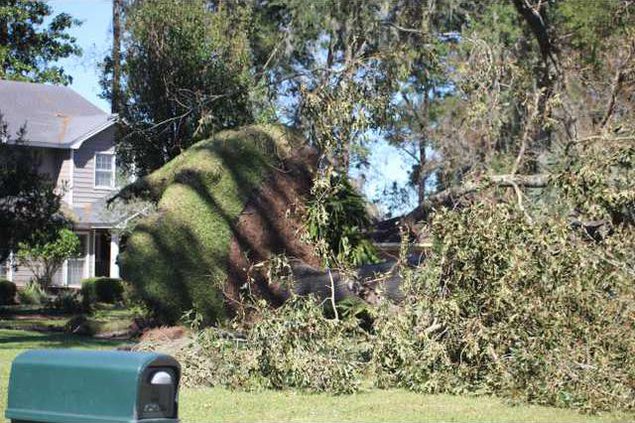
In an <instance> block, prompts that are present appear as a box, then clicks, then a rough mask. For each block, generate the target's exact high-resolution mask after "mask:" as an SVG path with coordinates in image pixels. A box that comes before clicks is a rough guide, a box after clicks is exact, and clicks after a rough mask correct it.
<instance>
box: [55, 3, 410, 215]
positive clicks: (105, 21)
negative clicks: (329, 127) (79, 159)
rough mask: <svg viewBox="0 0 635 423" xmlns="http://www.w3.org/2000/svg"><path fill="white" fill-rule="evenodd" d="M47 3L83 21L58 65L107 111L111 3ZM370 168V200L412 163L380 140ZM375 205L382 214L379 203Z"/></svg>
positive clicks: (74, 85) (367, 189)
mask: <svg viewBox="0 0 635 423" xmlns="http://www.w3.org/2000/svg"><path fill="white" fill-rule="evenodd" d="M48 3H49V5H51V7H52V8H53V10H54V12H55V13H61V12H66V13H69V14H70V15H71V16H73V17H74V18H76V19H79V20H80V21H82V25H81V26H79V27H75V28H73V29H72V30H71V31H70V33H71V34H72V35H73V36H75V37H76V38H77V42H78V44H79V46H80V47H81V48H82V50H83V55H82V56H81V57H72V58H68V59H64V60H62V61H60V62H59V63H60V64H61V65H62V66H63V67H64V69H65V71H66V72H67V73H68V74H69V75H71V76H72V77H73V82H72V84H71V87H72V88H73V89H74V90H75V91H77V92H78V93H80V94H81V95H83V96H84V97H86V99H88V100H90V101H91V102H92V103H94V104H96V105H97V106H99V107H101V108H102V109H103V110H104V111H106V112H108V111H110V104H109V103H108V102H107V101H105V100H103V99H101V98H99V93H100V91H101V89H100V87H99V74H100V71H99V63H100V62H101V60H102V59H103V58H104V56H106V54H107V53H108V51H109V49H110V48H111V42H112V0H48ZM369 164H370V166H369V167H368V168H366V169H364V170H363V171H362V172H361V173H363V174H364V175H365V183H364V186H363V190H364V193H365V194H366V196H367V197H368V198H369V199H370V200H373V199H375V198H377V197H379V196H380V194H381V191H382V189H383V188H384V187H385V186H389V185H391V184H392V182H393V181H396V182H397V183H398V184H400V185H403V184H405V183H406V182H407V180H408V170H409V169H410V168H411V167H412V160H411V159H409V158H408V157H406V156H405V154H403V153H400V152H398V151H397V150H396V149H395V148H394V147H392V146H390V145H388V144H387V143H386V142H383V141H381V140H380V141H378V142H376V143H373V148H372V151H371V156H370V159H369ZM359 175H360V172H357V171H353V172H352V176H354V177H357V176H359ZM413 194H414V191H413ZM413 200H414V198H413ZM378 205H379V207H380V209H381V210H385V208H384V207H383V205H382V204H381V202H380V203H379V204H378ZM412 207H414V203H413V202H411V204H409V205H405V206H404V207H403V208H402V210H400V211H401V212H406V211H408V210H410V209H411V208H412Z"/></svg>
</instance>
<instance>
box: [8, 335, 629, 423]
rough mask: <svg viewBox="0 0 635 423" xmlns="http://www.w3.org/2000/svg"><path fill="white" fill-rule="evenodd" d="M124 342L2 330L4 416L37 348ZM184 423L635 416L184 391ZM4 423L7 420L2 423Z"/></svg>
mask: <svg viewBox="0 0 635 423" xmlns="http://www.w3.org/2000/svg"><path fill="white" fill-rule="evenodd" d="M122 344H123V343H122V342H114V341H99V340H95V339H92V338H83V337H78V336H73V335H66V334H59V333H38V332H28V331H21V330H0V381H1V382H0V410H2V414H3V415H4V410H5V408H6V401H7V385H8V379H9V372H10V369H11V362H12V361H13V359H14V358H15V357H16V356H17V355H18V354H19V353H21V352H22V351H24V350H27V349H35V348H85V349H106V348H116V347H117V346H119V345H122ZM180 410H181V411H180V415H181V419H182V421H183V422H185V423H187V422H191V423H194V422H265V421H266V422H326V421H338V422H339V421H343V422H346V421H365V422H384V421H399V422H421V421H444V422H454V421H456V422H465V421H468V422H554V423H559V422H588V423H595V422H597V423H600V422H629V421H630V422H632V421H635V415H633V414H620V413H613V414H608V413H606V414H602V415H599V416H589V415H583V414H579V413H577V412H575V411H573V410H564V409H556V408H548V407H538V406H528V405H520V406H512V405H509V404H507V403H506V402H505V401H503V400H501V399H497V398H490V397H469V396H452V395H423V394H417V393H413V392H408V391H401V390H388V391H379V390H371V391H368V392H363V393H359V394H355V395H342V396H333V395H326V394H305V393H300V392H296V391H262V392H242V391H229V390H227V389H222V388H209V389H183V390H182V391H181V396H180ZM0 421H2V418H0Z"/></svg>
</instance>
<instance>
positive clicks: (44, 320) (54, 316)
mask: <svg viewBox="0 0 635 423" xmlns="http://www.w3.org/2000/svg"><path fill="white" fill-rule="evenodd" d="M71 317H73V314H64V313H61V312H58V311H54V310H45V309H44V308H43V307H42V306H0V329H19V330H27V331H38V332H42V331H60V332H61V331H62V330H63V328H64V325H66V323H67V322H68V320H69V319H70V318H71ZM134 317H135V316H134V312H133V311H131V310H128V309H125V308H122V307H120V306H114V305H110V304H98V305H97V306H95V309H94V311H93V313H92V314H91V315H89V319H90V321H91V322H92V325H93V327H94V328H95V329H96V330H97V332H98V333H107V332H116V331H122V330H125V329H126V328H128V326H130V323H131V322H132V319H133V318H134Z"/></svg>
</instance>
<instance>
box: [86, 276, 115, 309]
mask: <svg viewBox="0 0 635 423" xmlns="http://www.w3.org/2000/svg"><path fill="white" fill-rule="evenodd" d="M123 292H124V286H123V282H122V281H121V279H113V278H103V277H101V278H88V279H84V280H83V281H82V296H83V297H84V301H85V302H87V303H88V304H93V303H96V302H99V303H110V304H113V303H116V302H117V301H122V300H123Z"/></svg>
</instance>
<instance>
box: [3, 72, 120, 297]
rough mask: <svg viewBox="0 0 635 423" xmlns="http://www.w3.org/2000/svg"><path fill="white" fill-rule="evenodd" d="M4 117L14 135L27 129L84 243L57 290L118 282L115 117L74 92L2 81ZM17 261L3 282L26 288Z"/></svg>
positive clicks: (10, 265) (66, 267)
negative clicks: (99, 280) (113, 211)
mask: <svg viewBox="0 0 635 423" xmlns="http://www.w3.org/2000/svg"><path fill="white" fill-rule="evenodd" d="M0 113H1V114H2V115H3V119H4V121H5V122H6V123H7V124H8V129H9V134H15V133H16V132H17V131H18V130H19V129H20V128H21V127H22V126H25V128H26V131H27V132H26V136H25V138H26V141H27V142H26V143H25V144H24V147H23V148H30V149H32V150H33V152H34V153H35V154H36V155H37V156H38V159H39V160H38V161H39V163H40V164H39V169H40V171H41V172H42V173H46V174H48V175H49V176H50V178H51V179H52V180H53V181H55V183H56V189H57V190H58V192H59V193H60V194H62V195H63V209H64V210H66V214H69V215H70V217H71V220H72V221H73V231H74V232H75V233H76V234H77V235H78V237H79V239H80V243H81V255H80V256H79V257H78V258H74V259H69V260H67V261H66V263H64V266H63V267H62V269H61V270H60V271H58V273H57V274H56V276H55V278H54V280H53V281H52V283H53V285H58V286H71V287H72V286H79V285H80V281H81V280H82V279H84V278H87V277H93V276H109V277H119V268H118V266H117V263H116V257H117V254H118V251H119V239H118V236H117V235H116V234H115V233H114V232H113V223H112V222H110V220H112V219H111V218H109V217H108V212H107V210H106V200H107V199H108V198H109V197H111V196H112V195H113V194H114V191H115V190H116V182H115V163H116V161H115V131H116V127H115V125H116V119H115V117H116V116H114V115H111V114H108V113H105V112H103V111H102V110H101V109H99V108H98V107H96V106H95V105H93V104H91V103H90V102H89V101H87V100H86V99H84V98H83V97H81V96H80V95H79V94H77V93H76V92H74V91H73V90H71V89H70V88H67V87H61V86H52V85H44V84H33V83H27V82H15V81H0ZM2 141H3V142H7V140H2ZM0 242H2V241H1V240H0ZM13 260H14V259H13V257H11V258H10V259H9V261H10V263H5V264H4V265H3V266H1V267H2V270H1V271H0V273H4V275H0V276H3V277H6V278H7V279H9V280H11V281H13V282H15V283H16V284H18V285H22V284H25V283H26V282H28V281H29V280H30V279H31V278H32V276H33V275H32V274H31V273H30V272H29V271H28V270H27V269H26V268H24V267H21V266H19V263H15V262H14V261H13ZM16 264H17V265H18V266H17V267H16V266H15V265H16Z"/></svg>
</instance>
